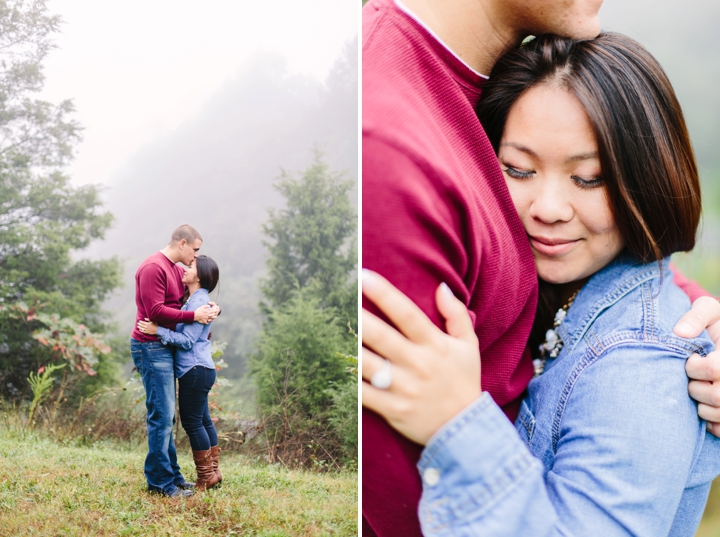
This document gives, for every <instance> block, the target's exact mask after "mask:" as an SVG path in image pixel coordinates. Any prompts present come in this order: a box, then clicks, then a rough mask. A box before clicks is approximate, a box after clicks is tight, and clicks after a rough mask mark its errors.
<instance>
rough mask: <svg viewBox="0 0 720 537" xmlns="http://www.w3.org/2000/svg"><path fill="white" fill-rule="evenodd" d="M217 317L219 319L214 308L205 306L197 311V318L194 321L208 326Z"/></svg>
mask: <svg viewBox="0 0 720 537" xmlns="http://www.w3.org/2000/svg"><path fill="white" fill-rule="evenodd" d="M215 317H217V311H216V310H215V309H213V307H212V306H208V305H207V304H206V305H205V306H200V307H199V308H198V309H196V310H195V317H194V319H193V320H194V321H195V322H196V323H200V324H208V323H211V322H212V321H213V319H215Z"/></svg>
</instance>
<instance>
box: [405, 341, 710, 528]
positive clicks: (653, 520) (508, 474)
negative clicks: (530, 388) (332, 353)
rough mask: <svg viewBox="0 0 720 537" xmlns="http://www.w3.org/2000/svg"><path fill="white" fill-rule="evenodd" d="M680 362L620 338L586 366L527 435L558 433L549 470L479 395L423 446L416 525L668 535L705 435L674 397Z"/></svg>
mask: <svg viewBox="0 0 720 537" xmlns="http://www.w3.org/2000/svg"><path fill="white" fill-rule="evenodd" d="M682 368H683V360H682V359H680V358H679V357H678V356H674V355H671V354H668V353H667V351H663V350H661V349H656V350H655V352H654V353H653V351H652V350H650V349H647V348H645V349H642V350H640V349H633V348H628V347H625V348H621V347H618V348H615V349H613V350H611V351H609V352H607V353H605V354H604V355H603V356H602V357H600V358H598V359H597V361H596V362H595V363H593V364H592V365H589V366H588V367H587V369H586V370H585V371H583V372H582V373H581V374H580V376H579V377H578V378H577V381H576V382H575V384H574V385H573V386H572V389H571V391H570V394H569V397H568V399H567V401H565V402H561V404H560V405H559V407H560V406H563V408H562V409H559V411H558V412H559V415H560V416H561V418H560V419H559V420H558V421H557V422H556V423H555V424H553V428H552V430H550V431H547V430H546V431H543V432H538V431H535V433H534V434H551V435H553V436H554V437H556V438H553V439H552V441H551V442H552V445H554V446H555V449H554V462H553V464H552V466H551V468H550V469H549V471H548V472H547V475H546V476H545V477H544V476H543V467H542V465H541V464H540V461H539V460H537V459H534V458H533V457H532V456H531V454H530V452H529V450H528V449H527V447H526V446H525V444H524V442H522V441H521V439H520V438H519V437H518V435H517V432H516V430H515V428H514V427H512V426H511V424H510V423H509V422H508V421H507V420H504V419H503V414H502V412H501V411H500V409H499V408H498V407H497V405H495V404H494V403H493V401H492V399H491V398H490V397H489V395H488V394H483V397H482V398H481V399H480V400H479V401H477V402H476V403H474V404H473V405H471V406H470V407H469V408H467V409H466V410H465V411H464V412H463V413H461V414H460V415H458V416H457V417H456V418H454V419H453V420H451V421H450V422H449V423H448V424H446V425H445V426H444V427H443V428H442V429H441V430H440V431H439V432H438V433H437V434H436V435H435V436H434V437H433V438H432V439H431V441H430V442H429V443H428V445H427V447H426V448H425V450H424V452H423V456H422V458H421V460H420V463H419V464H418V468H419V470H420V473H421V476H422V477H423V495H422V500H421V502H420V510H419V514H420V522H421V525H422V528H423V532H424V533H425V534H427V535H440V536H445V535H448V536H449V535H483V536H486V535H487V536H495V535H496V536H498V537H500V536H506V535H533V536H537V537H544V536H547V537H550V536H552V537H559V536H561V535H562V536H565V537H567V536H584V535H602V536H603V537H614V536H628V535H633V536H648V537H650V536H656V535H668V534H669V531H670V528H671V526H672V523H673V520H674V517H675V513H676V511H677V508H678V505H679V502H680V498H681V496H682V493H683V490H684V487H685V483H686V482H687V479H688V476H689V474H690V468H691V465H692V462H693V457H694V455H695V446H696V443H697V441H698V437H699V435H703V434H704V431H703V430H702V428H701V427H700V424H699V422H698V420H697V417H696V415H695V409H694V408H693V404H692V402H691V401H690V399H689V398H687V397H686V396H684V395H681V396H680V397H679V396H678V394H684V390H685V379H684V375H683V374H682ZM629 370H632V371H633V373H634V374H633V375H629V374H628V371H629ZM635 373H637V375H635ZM661 376H662V378H663V381H661V382H658V379H659V378H660V377H661ZM521 418H525V419H526V420H528V421H530V420H531V419H532V417H531V415H530V414H529V413H528V414H525V415H524V416H523V415H521ZM545 456H552V453H546V454H545ZM428 478H429V479H428ZM709 486H710V483H709V482H708V483H707V484H706V485H705V487H706V491H705V493H706V492H707V489H709ZM688 524H691V523H690V522H689V523H688Z"/></svg>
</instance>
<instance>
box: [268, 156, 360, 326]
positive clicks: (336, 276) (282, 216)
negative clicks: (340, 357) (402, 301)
mask: <svg viewBox="0 0 720 537" xmlns="http://www.w3.org/2000/svg"><path fill="white" fill-rule="evenodd" d="M353 184H354V183H353V181H352V179H348V178H346V177H345V175H344V174H342V173H336V172H333V171H332V170H330V168H329V166H328V165H327V164H326V163H325V162H323V160H322V153H321V152H320V151H319V150H318V149H316V150H315V158H314V160H313V162H312V164H311V165H310V166H309V167H308V168H307V169H306V170H305V171H304V172H303V174H302V176H301V177H300V178H298V179H296V178H294V177H293V176H292V175H291V174H289V173H288V172H286V171H285V170H283V171H282V174H281V176H280V180H279V181H278V183H277V184H276V185H275V188H276V189H277V190H279V191H280V193H282V195H283V196H284V197H285V199H286V200H287V206H286V208H285V209H282V210H280V211H276V210H273V209H271V210H270V211H269V213H270V217H269V219H268V222H267V223H266V224H264V225H263V230H264V232H265V235H266V236H267V237H268V239H269V240H266V241H264V242H263V244H264V245H265V246H266V247H267V249H268V251H269V253H270V256H269V259H268V262H267V267H268V276H267V278H266V279H264V280H263V281H262V282H261V286H260V287H261V291H262V293H263V295H264V297H265V302H264V303H263V304H262V308H263V310H264V311H265V312H266V313H268V312H269V311H271V310H272V309H274V308H277V307H279V306H281V305H283V304H285V303H286V302H288V301H289V300H290V299H291V298H292V297H293V296H294V295H295V294H296V293H297V291H298V289H309V290H312V294H313V295H314V296H316V297H317V298H318V301H319V302H318V305H319V307H334V308H336V309H337V310H338V312H339V314H340V315H342V316H343V318H344V319H345V322H347V321H352V323H353V324H355V323H356V322H357V321H356V319H357V278H351V276H350V275H351V273H352V272H353V271H354V269H355V266H356V260H357V242H356V238H355V232H356V229H357V213H356V212H355V209H354V208H353V207H352V205H351V203H350V200H349V197H348V191H349V190H350V189H351V188H352V186H353ZM270 319H272V317H270Z"/></svg>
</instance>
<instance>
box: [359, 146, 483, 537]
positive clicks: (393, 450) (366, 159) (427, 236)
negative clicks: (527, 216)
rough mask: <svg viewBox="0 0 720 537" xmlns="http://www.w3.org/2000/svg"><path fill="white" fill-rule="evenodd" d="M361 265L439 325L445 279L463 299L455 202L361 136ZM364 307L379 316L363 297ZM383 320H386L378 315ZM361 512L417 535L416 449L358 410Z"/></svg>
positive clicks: (402, 159) (390, 529) (375, 522)
mask: <svg viewBox="0 0 720 537" xmlns="http://www.w3.org/2000/svg"><path fill="white" fill-rule="evenodd" d="M362 192H363V207H362V211H363V214H362V218H363V226H362V240H363V248H362V265H363V267H365V268H368V269H371V270H374V271H375V272H378V273H380V274H382V275H383V276H385V277H386V278H387V279H388V280H390V282H391V283H393V284H394V285H395V286H396V287H397V288H398V289H400V290H401V291H402V292H403V293H405V294H406V295H407V296H409V297H410V299H411V300H413V301H414V302H415V303H416V304H417V305H418V306H419V307H420V308H421V309H422V310H423V312H424V313H425V314H426V315H427V316H428V317H429V318H430V319H431V320H432V321H433V322H434V323H435V324H436V325H437V326H443V324H442V321H441V319H440V315H439V313H438V311H437V308H436V306H435V289H436V288H437V286H438V284H439V283H440V282H443V281H444V282H446V283H447V284H448V285H449V286H450V287H451V288H452V290H453V292H454V293H455V296H457V297H458V298H460V299H461V300H463V302H464V303H465V304H467V302H468V295H469V292H468V289H467V287H466V285H465V283H464V281H463V278H462V277H461V272H462V269H463V268H465V267H466V264H465V263H466V261H465V256H466V253H465V249H464V244H463V242H462V240H461V238H460V236H461V233H462V231H461V230H460V229H459V227H460V226H462V223H463V222H461V221H459V220H460V219H459V215H458V214H457V210H458V209H457V208H454V217H453V210H451V208H452V205H453V204H454V203H457V207H461V206H462V204H461V203H460V202H459V200H454V199H451V198H450V197H449V196H445V197H443V196H442V195H441V193H438V192H437V186H436V185H434V184H433V183H432V182H431V181H430V179H429V178H428V177H427V175H426V174H425V173H424V172H423V171H422V170H421V169H420V168H419V167H418V166H417V165H416V163H415V162H413V161H412V160H411V159H410V158H408V156H407V155H405V154H404V153H401V152H399V151H397V150H396V149H395V148H393V147H390V146H388V145H387V144H385V143H383V142H380V141H377V140H375V139H374V138H372V137H368V136H363V189H362ZM363 307H365V308H367V309H368V310H370V311H372V312H373V313H375V314H379V311H378V310H377V308H376V307H375V306H374V304H372V303H370V302H368V301H367V300H365V299H363ZM383 318H384V317H383ZM362 419H363V491H364V492H363V498H364V500H363V516H364V517H365V518H366V519H367V521H368V523H369V525H371V526H373V527H375V528H378V531H379V529H380V528H382V532H380V533H384V534H386V535H419V534H420V527H419V523H418V518H417V503H418V501H419V499H420V492H421V484H420V480H419V479H418V475H417V470H416V469H415V463H416V462H417V458H418V457H419V454H420V447H419V446H417V445H416V444H413V443H411V442H410V441H408V440H406V439H405V438H403V437H401V436H400V435H399V434H398V433H396V432H395V431H393V430H392V429H391V428H390V427H389V426H388V425H387V423H386V422H385V421H384V420H383V419H382V418H381V417H380V416H379V415H378V414H375V413H373V412H371V411H369V410H367V409H365V408H363V418H362Z"/></svg>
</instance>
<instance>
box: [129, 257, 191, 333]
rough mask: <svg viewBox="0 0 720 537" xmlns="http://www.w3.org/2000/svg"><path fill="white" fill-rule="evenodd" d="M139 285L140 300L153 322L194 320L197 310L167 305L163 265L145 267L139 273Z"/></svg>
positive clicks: (165, 323) (171, 323)
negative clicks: (179, 308) (183, 309)
mask: <svg viewBox="0 0 720 537" xmlns="http://www.w3.org/2000/svg"><path fill="white" fill-rule="evenodd" d="M138 285H139V289H140V300H142V303H143V307H144V309H145V311H146V312H147V314H148V318H149V319H150V320H151V321H152V322H154V323H157V324H159V325H174V324H177V323H192V322H193V320H194V318H195V312H193V311H181V310H177V309H174V308H170V307H168V306H166V305H165V289H166V287H167V274H166V273H165V271H164V270H163V269H162V267H160V266H158V265H156V264H154V263H151V264H148V265H146V266H145V267H143V268H142V270H141V272H140V273H139V275H138Z"/></svg>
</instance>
